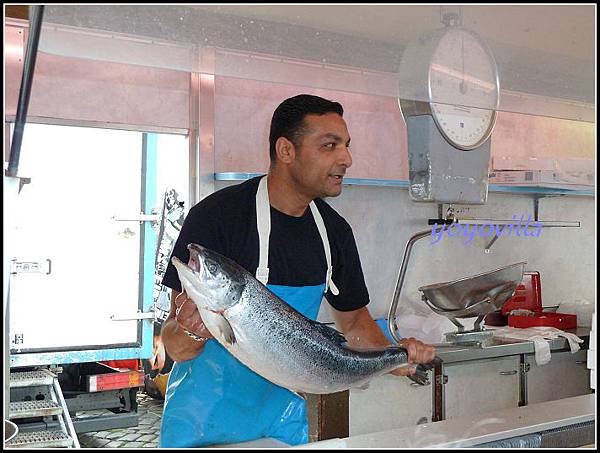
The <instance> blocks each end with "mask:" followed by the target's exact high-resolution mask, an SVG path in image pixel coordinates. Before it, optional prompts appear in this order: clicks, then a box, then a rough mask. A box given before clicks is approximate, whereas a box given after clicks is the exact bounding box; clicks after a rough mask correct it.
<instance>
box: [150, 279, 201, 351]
mask: <svg viewBox="0 0 600 453" xmlns="http://www.w3.org/2000/svg"><path fill="white" fill-rule="evenodd" d="M184 328H185V329H187V330H189V331H190V332H192V333H194V334H196V335H198V336H200V337H203V338H207V339H208V338H211V337H212V335H211V334H210V332H209V331H208V329H206V327H205V326H204V323H203V322H202V318H200V313H199V312H198V308H197V307H196V304H195V303H194V302H193V301H192V300H191V299H189V298H188V297H187V294H185V293H180V292H178V291H175V290H172V294H171V310H170V311H169V316H167V319H166V320H165V321H164V322H163V325H162V329H161V332H160V336H161V339H162V342H163V344H164V346H165V349H166V351H167V354H169V357H171V358H172V359H173V360H174V361H176V362H183V361H185V360H190V359H193V358H195V357H197V356H198V355H199V354H200V353H201V352H202V350H203V349H204V344H205V343H206V341H205V340H204V341H198V340H194V339H193V338H191V337H190V336H189V335H187V334H186V333H185V331H184Z"/></svg>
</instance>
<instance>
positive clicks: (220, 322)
mask: <svg viewBox="0 0 600 453" xmlns="http://www.w3.org/2000/svg"><path fill="white" fill-rule="evenodd" d="M214 323H215V324H216V327H217V330H218V334H219V337H220V339H221V340H222V341H223V342H224V343H226V344H228V345H229V346H233V345H234V344H235V343H236V339H235V334H234V333H233V329H232V328H231V324H229V321H227V320H226V319H225V317H223V316H215V319H214Z"/></svg>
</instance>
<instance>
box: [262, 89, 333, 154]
mask: <svg viewBox="0 0 600 453" xmlns="http://www.w3.org/2000/svg"><path fill="white" fill-rule="evenodd" d="M326 113H337V114H338V115H340V116H344V109H343V108H342V105H341V104H340V103H339V102H335V101H329V100H327V99H323V98H322V97H319V96H313V95H311V94H299V95H298V96H294V97H291V98H289V99H286V100H285V101H283V102H282V103H281V104H279V106H278V107H277V108H276V109H275V112H274V113H273V119H272V120H271V132H270V134H269V154H270V156H271V162H275V160H276V158H275V142H276V141H277V139H278V138H279V137H285V138H287V139H288V140H289V141H291V142H292V143H293V144H294V146H299V145H300V143H301V139H302V135H303V134H304V132H305V131H306V127H305V124H304V117H305V116H306V115H309V114H313V115H324V114H326Z"/></svg>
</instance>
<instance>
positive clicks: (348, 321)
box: [330, 307, 435, 376]
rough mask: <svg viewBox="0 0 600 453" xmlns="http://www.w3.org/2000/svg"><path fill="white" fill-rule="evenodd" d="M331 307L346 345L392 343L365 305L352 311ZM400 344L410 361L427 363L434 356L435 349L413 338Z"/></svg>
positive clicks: (408, 370) (407, 371) (400, 372)
mask: <svg viewBox="0 0 600 453" xmlns="http://www.w3.org/2000/svg"><path fill="white" fill-rule="evenodd" d="M330 308H331V313H332V316H333V319H334V321H335V325H336V327H337V329H338V330H339V331H340V332H342V333H343V334H344V337H346V341H347V342H348V346H350V347H357V348H369V347H386V346H391V345H392V343H391V342H390V341H389V340H388V338H387V337H386V336H385V334H384V333H383V332H382V331H381V329H380V328H379V326H378V325H377V323H376V322H375V320H374V319H373V318H372V317H371V314H370V313H369V310H368V309H367V307H362V308H359V309H357V310H352V311H339V310H336V309H334V308H333V307H330ZM400 346H402V347H404V348H406V350H407V351H408V361H409V362H410V363H428V362H430V361H431V360H433V358H434V357H435V349H434V348H433V346H429V345H427V344H425V343H422V342H421V341H419V340H416V339H414V338H405V339H403V340H402V341H401V342H400ZM414 373H415V368H414V367H403V368H398V369H396V370H394V371H392V374H394V375H397V376H407V375H411V374H414Z"/></svg>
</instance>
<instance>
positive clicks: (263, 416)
mask: <svg viewBox="0 0 600 453" xmlns="http://www.w3.org/2000/svg"><path fill="white" fill-rule="evenodd" d="M267 287H268V288H269V289H270V290H271V291H273V292H274V293H275V294H276V295H277V296H279V297H280V298H282V299H283V300H285V301H286V302H287V303H288V304H289V305H291V306H292V307H294V308H295V309H296V310H298V311H299V312H300V313H302V314H303V315H304V316H306V317H307V318H310V319H316V317H317V315H318V313H319V307H320V305H321V300H322V298H323V291H324V289H325V284H322V285H317V286H304V287H289V286H277V285H268V286H267ZM261 437H272V438H275V439H277V440H280V441H282V442H285V443H287V444H290V445H298V444H305V443H307V442H308V420H307V417H306V404H305V401H304V400H303V399H302V398H300V397H299V396H297V395H295V394H294V393H292V392H290V391H289V390H287V389H284V388H283V387H279V386H277V385H275V384H273V383H271V382H270V381H267V380H266V379H264V378H262V377H261V376H259V375H258V374H256V373H254V372H253V371H252V370H250V369H249V368H248V367H246V366H245V365H243V364H242V363H241V362H239V361H238V360H237V359H236V358H235V357H233V356H232V355H231V354H230V353H229V352H227V350H226V349H225V348H223V346H221V345H220V344H219V343H218V342H217V341H216V340H212V339H211V340H208V341H207V342H206V345H205V347H204V350H203V352H202V353H201V354H200V355H199V356H198V357H196V358H194V359H192V360H188V361H185V362H175V364H174V365H173V369H172V370H171V374H170V376H169V385H168V388H167V394H166V397H165V405H164V409H163V418H162V425H161V430H160V444H159V447H161V448H165V447H167V448H168V447H202V446H208V445H215V444H228V443H236V442H244V441H248V440H253V439H258V438H261Z"/></svg>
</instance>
